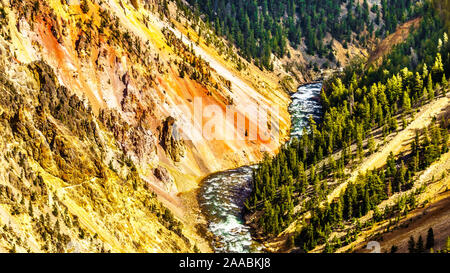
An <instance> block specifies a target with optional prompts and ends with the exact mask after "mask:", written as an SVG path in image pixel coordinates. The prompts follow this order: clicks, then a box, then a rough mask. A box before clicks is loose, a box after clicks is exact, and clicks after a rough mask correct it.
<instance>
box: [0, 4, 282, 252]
mask: <svg viewBox="0 0 450 273" xmlns="http://www.w3.org/2000/svg"><path fill="white" fill-rule="evenodd" d="M176 13H177V11H176V9H175V8H174V5H173V4H169V6H165V5H163V4H162V3H160V1H142V0H141V1H138V0H133V1H125V0H108V1H101V0H100V1H93V0H82V1H60V0H47V1H40V0H39V1H37V0H34V1H31V0H24V1H6V0H0V20H1V29H0V34H1V35H0V61H1V65H0V79H1V85H0V88H1V90H2V91H1V92H2V96H1V98H0V99H1V105H0V106H1V118H0V119H1V124H2V125H1V126H2V128H3V129H2V130H1V131H2V134H3V135H2V137H1V139H0V144H1V147H2V149H1V153H2V155H3V157H2V161H3V162H4V164H2V169H1V170H0V175H1V179H0V185H1V187H2V188H1V191H0V192H1V198H2V203H1V205H0V210H1V213H0V224H1V225H2V226H3V228H4V230H5V231H6V230H8V232H5V233H4V234H6V235H4V236H3V238H0V248H1V249H2V250H5V251H7V250H11V251H13V250H15V251H67V250H68V248H70V247H69V246H68V245H70V246H74V245H75V247H79V248H81V250H82V251H83V250H84V251H100V250H102V249H103V250H111V251H193V249H194V244H195V241H198V234H197V232H196V231H195V230H194V227H192V226H190V225H189V223H187V224H186V223H185V226H184V227H182V225H183V224H182V223H180V222H179V221H178V220H176V219H175V218H174V216H173V215H172V212H173V213H174V214H175V216H176V217H177V219H179V220H181V221H183V220H185V218H184V216H185V215H184V213H185V212H186V211H187V209H186V208H185V205H183V204H184V202H183V201H182V200H180V197H179V195H180V193H188V192H191V191H192V190H195V189H196V188H197V186H198V183H199V181H200V179H201V178H202V177H203V176H205V175H206V174H209V173H211V172H214V171H219V170H222V169H227V168H232V167H235V166H238V165H243V164H249V163H252V162H256V161H258V160H259V159H260V158H261V157H262V154H263V152H269V153H273V152H275V151H276V150H277V149H278V147H279V145H280V142H282V141H283V139H285V137H286V136H287V135H288V128H289V123H290V122H289V115H288V113H287V105H288V103H289V98H288V95H287V94H286V93H285V92H284V91H283V88H282V87H281V86H280V84H279V78H278V77H277V76H276V75H274V74H268V73H265V72H262V71H260V70H257V69H256V68H255V67H253V66H252V65H251V64H247V65H248V66H249V70H247V72H246V73H240V72H238V70H236V69H235V65H234V64H233V63H232V62H231V61H230V60H229V59H227V58H226V55H223V54H219V52H218V51H217V50H216V49H214V48H212V47H209V46H207V45H206V43H205V42H204V40H202V38H199V37H196V36H195V32H193V31H192V30H190V29H189V28H186V26H187V25H188V24H187V23H186V22H185V21H183V19H180V21H183V23H181V22H180V21H175V20H174V19H173V18H175V17H176ZM193 41H195V42H193ZM230 50H231V49H230ZM199 100H200V101H201V103H200V104H196V102H198V101H199ZM209 106H216V107H218V108H219V109H221V110H222V111H225V110H226V109H227V106H228V107H229V106H233V109H235V110H236V114H235V115H236V118H237V119H239V118H245V125H243V128H241V127H239V126H238V125H237V124H235V122H234V119H232V121H230V120H227V121H225V128H226V130H224V131H217V130H216V132H215V133H216V138H218V139H225V140H214V139H211V140H208V139H207V138H202V137H198V136H202V129H203V128H204V127H205V126H207V125H208V124H210V123H211V122H213V121H214V120H213V118H214V117H212V116H209V117H207V116H205V117H203V118H202V120H201V121H200V122H199V124H196V125H194V126H192V125H191V119H190V118H189V117H194V116H195V115H196V113H197V112H196V111H199V110H200V113H203V111H204V110H205V109H207V108H208V107H209ZM248 106H254V107H258V106H259V107H272V106H278V109H279V111H278V112H274V114H273V115H275V116H274V118H275V119H276V120H278V121H279V123H278V124H277V126H278V128H275V129H278V131H279V138H278V137H276V136H275V135H273V136H272V138H271V139H270V140H267V139H262V138H256V139H253V140H245V139H242V140H241V139H239V138H237V139H236V138H227V137H225V135H226V134H230V132H231V133H232V134H233V133H238V132H241V131H242V130H243V131H245V135H246V136H247V134H248V133H247V131H248V130H249V129H250V128H252V125H255V124H257V122H258V120H257V115H255V113H250V114H248V113H247V114H246V112H245V111H246V109H247V107H248ZM197 122H198V120H197ZM187 136H190V137H187ZM155 193H156V195H155ZM156 196H157V197H158V198H156ZM158 200H159V201H158ZM160 201H162V202H163V203H164V205H165V206H163V205H161V204H160ZM165 207H168V208H170V209H171V211H172V212H170V211H169V210H168V209H166V208H165ZM55 236H57V237H55ZM50 238H62V239H61V240H59V239H58V240H55V239H50ZM69 243H70V244H69Z"/></svg>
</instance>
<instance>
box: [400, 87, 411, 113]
mask: <svg viewBox="0 0 450 273" xmlns="http://www.w3.org/2000/svg"><path fill="white" fill-rule="evenodd" d="M402 107H403V110H404V111H405V112H406V113H409V111H410V110H411V99H410V98H409V95H408V92H406V91H405V92H403V104H402Z"/></svg>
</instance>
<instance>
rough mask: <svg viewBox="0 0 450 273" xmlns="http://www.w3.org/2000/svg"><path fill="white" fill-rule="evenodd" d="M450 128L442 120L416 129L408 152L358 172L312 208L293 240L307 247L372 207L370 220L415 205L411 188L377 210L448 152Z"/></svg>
mask: <svg viewBox="0 0 450 273" xmlns="http://www.w3.org/2000/svg"><path fill="white" fill-rule="evenodd" d="M449 129H450V127H449V124H448V123H447V121H446V120H443V121H442V122H440V123H438V124H436V123H433V124H432V125H431V126H430V128H425V129H424V130H423V132H422V133H419V132H416V138H415V140H414V142H413V145H412V146H413V148H412V151H411V153H410V154H409V155H407V156H404V157H401V158H399V157H395V156H394V155H393V154H392V153H391V154H390V155H389V157H388V159H387V162H386V165H385V167H383V168H381V169H378V170H373V171H368V172H366V173H365V174H362V175H360V176H359V177H358V179H357V182H355V183H350V184H349V185H348V186H347V188H346V190H345V191H344V192H343V193H342V194H341V195H340V196H339V198H338V199H336V200H334V201H333V202H332V203H331V204H327V205H326V207H325V208H323V209H320V208H318V207H316V208H315V209H313V212H312V217H311V220H310V222H309V224H308V225H307V226H306V227H305V228H303V229H302V231H301V232H300V233H299V234H298V235H297V236H296V238H295V240H296V244H297V245H298V246H301V247H302V249H303V250H305V251H308V250H311V249H313V248H315V247H316V246H317V245H318V244H325V243H328V238H329V236H330V234H331V232H332V231H333V230H335V229H338V228H339V227H341V226H342V225H343V223H344V222H345V221H350V220H352V219H357V218H360V217H362V216H364V215H366V214H367V213H368V212H369V211H370V210H372V209H373V210H374V215H373V219H372V223H375V222H378V221H381V220H382V219H388V218H391V217H392V216H393V214H395V213H400V214H402V213H406V212H407V211H408V210H411V209H414V208H415V207H416V205H417V203H416V198H415V194H416V193H414V192H413V193H412V194H410V195H409V196H407V197H406V198H404V199H403V200H400V202H399V203H398V204H397V206H398V207H397V208H394V210H392V209H391V208H389V207H388V208H387V209H385V210H384V211H380V210H379V209H378V208H377V205H379V204H380V203H381V202H382V201H384V200H386V199H387V198H388V197H390V196H392V194H394V193H398V192H404V191H407V190H409V189H411V188H412V187H413V185H414V179H413V178H414V175H415V173H416V172H418V171H421V170H424V169H426V168H427V167H428V166H429V165H431V163H433V162H434V161H436V160H437V159H438V158H439V157H440V155H441V154H443V153H446V152H448V140H449ZM419 191H420V189H419ZM395 210H396V211H395ZM346 237H347V238H346V242H347V244H348V243H349V242H350V241H352V240H353V239H355V238H356V237H355V236H352V234H348V235H347V236H346ZM341 246H342V244H341V243H335V244H334V245H333V244H331V245H328V246H327V247H328V248H336V247H341ZM326 251H329V249H328V250H326Z"/></svg>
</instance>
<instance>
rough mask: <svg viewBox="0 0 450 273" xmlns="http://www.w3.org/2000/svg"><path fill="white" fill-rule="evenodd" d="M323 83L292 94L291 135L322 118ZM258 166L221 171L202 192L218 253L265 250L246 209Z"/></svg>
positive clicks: (204, 210)
mask: <svg viewBox="0 0 450 273" xmlns="http://www.w3.org/2000/svg"><path fill="white" fill-rule="evenodd" d="M321 88H322V84H321V83H314V84H308V85H304V86H301V87H299V88H298V91H297V92H296V93H294V94H293V95H292V97H291V98H292V103H291V105H290V107H289V112H290V114H291V119H292V128H291V137H298V136H300V135H301V134H302V131H303V129H304V128H305V126H306V125H307V122H308V118H309V116H310V115H313V117H314V118H315V119H317V118H319V114H320V112H321V105H320V103H319V95H320V90H321ZM254 168H257V166H244V167H240V168H237V169H233V170H227V171H223V172H218V173H215V174H212V175H210V176H208V177H206V178H205V179H204V180H203V181H202V184H201V189H200V191H199V202H200V206H201V208H202V210H203V212H204V214H205V215H206V218H207V220H208V228H209V230H210V231H211V232H212V234H213V235H214V237H215V239H214V242H213V248H214V251H215V252H227V253H229V252H237V253H245V252H261V251H263V247H262V246H261V245H260V244H258V242H256V241H254V240H253V239H252V236H251V230H250V227H249V226H247V225H246V224H245V221H244V220H243V215H242V209H243V204H244V201H245V199H246V198H247V197H248V196H249V194H251V191H252V172H253V169H254Z"/></svg>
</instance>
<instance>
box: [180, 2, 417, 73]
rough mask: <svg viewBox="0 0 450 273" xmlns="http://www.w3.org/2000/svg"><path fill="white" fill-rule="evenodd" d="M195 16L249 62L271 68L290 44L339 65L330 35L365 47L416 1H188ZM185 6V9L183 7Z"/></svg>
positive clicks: (404, 16)
mask: <svg viewBox="0 0 450 273" xmlns="http://www.w3.org/2000/svg"><path fill="white" fill-rule="evenodd" d="M188 2H189V4H191V6H193V7H194V10H195V14H196V17H200V12H201V13H202V14H203V15H205V20H206V22H208V23H209V24H211V25H212V26H213V27H214V29H215V31H216V34H217V35H219V36H224V37H226V38H227V39H228V40H229V41H231V42H233V43H234V44H235V45H236V46H237V48H238V49H239V52H240V54H241V55H242V56H243V57H244V58H246V59H247V60H251V59H253V60H254V61H255V63H256V64H257V65H258V66H260V67H261V68H262V67H264V68H267V69H272V67H273V64H272V59H271V54H272V53H273V54H274V55H276V56H277V57H280V58H281V57H284V56H285V55H286V54H287V53H288V50H287V45H288V43H290V44H291V45H292V46H293V47H297V46H299V45H300V44H301V43H302V41H304V44H305V45H306V49H307V53H308V54H310V55H318V56H319V57H326V58H328V59H329V60H331V61H335V57H334V53H333V50H332V48H331V44H324V38H325V36H326V35H327V34H328V33H330V34H331V35H332V36H333V38H334V39H336V40H338V41H340V42H342V43H343V44H344V46H346V44H347V43H348V42H352V43H358V44H361V45H365V43H366V41H367V39H369V38H370V37H372V35H375V34H376V35H377V36H379V37H380V36H383V35H385V34H387V33H390V32H393V31H395V29H396V27H397V25H398V24H399V23H400V22H404V21H405V20H407V19H409V18H410V17H411V16H414V15H415V13H416V10H415V9H414V5H413V4H414V2H416V1H413V0H382V1H381V5H377V4H375V5H373V6H370V5H369V3H368V2H367V0H364V1H363V3H362V4H360V2H359V1H355V0H251V1H247V0H214V1H213V0H188ZM179 6H180V5H179Z"/></svg>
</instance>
